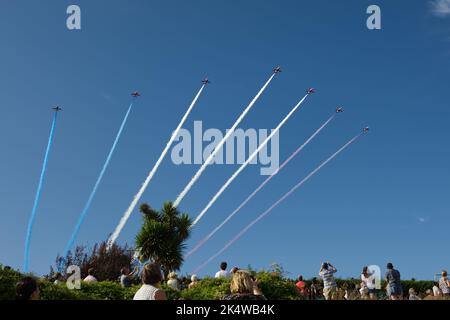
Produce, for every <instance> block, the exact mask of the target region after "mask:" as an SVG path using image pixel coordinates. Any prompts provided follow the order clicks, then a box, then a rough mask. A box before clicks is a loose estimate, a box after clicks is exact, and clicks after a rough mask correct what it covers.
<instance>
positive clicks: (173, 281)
mask: <svg viewBox="0 0 450 320" xmlns="http://www.w3.org/2000/svg"><path fill="white" fill-rule="evenodd" d="M168 278H169V280H168V281H167V285H168V286H169V287H171V288H172V289H174V290H180V284H179V282H178V275H177V274H176V273H175V272H171V273H169V276H168Z"/></svg>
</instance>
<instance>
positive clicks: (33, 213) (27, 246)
mask: <svg viewBox="0 0 450 320" xmlns="http://www.w3.org/2000/svg"><path fill="white" fill-rule="evenodd" d="M57 117H58V112H57V111H56V112H55V114H54V116H53V122H52V128H51V129H50V136H49V138H48V144H47V150H46V151H45V156H44V163H43V164H42V171H41V177H40V178H39V184H38V188H37V191H36V196H35V198H34V204H33V209H32V210H31V217H30V220H29V221H28V229H27V236H26V239H25V255H24V263H23V271H24V272H28V267H29V262H30V261H29V259H30V242H31V233H32V232H33V226H34V221H35V220H36V211H37V208H38V206H39V201H40V199H41V191H42V185H43V184H44V177H45V171H47V163H48V155H49V154H50V150H51V148H52V142H53V135H54V132H55V127H56V119H57Z"/></svg>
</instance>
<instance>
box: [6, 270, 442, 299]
mask: <svg viewBox="0 0 450 320" xmlns="http://www.w3.org/2000/svg"><path fill="white" fill-rule="evenodd" d="M252 273H253V275H254V276H255V277H256V278H257V279H258V284H259V287H260V289H261V291H262V292H263V293H264V295H265V296H266V298H267V299H270V300H297V299H301V297H300V296H299V295H298V293H297V289H296V287H295V281H293V280H291V279H287V278H285V277H283V273H282V272H267V271H262V272H252ZM22 277H24V275H23V274H21V273H20V272H18V271H14V270H4V269H3V268H2V267H1V266H0V300H14V299H15V286H16V283H17V282H18V281H19V280H20V279H21V278H22ZM230 282H231V280H230V279H224V278H221V279H212V278H204V279H202V280H200V281H199V283H198V284H197V285H196V286H195V287H193V288H192V289H187V290H183V291H177V290H174V289H172V288H170V287H168V286H167V285H162V289H163V290H164V291H165V292H166V295H167V298H168V299H169V300H179V299H185V300H218V299H222V298H223V297H224V296H225V295H227V294H229V293H230ZM307 282H308V284H310V281H307ZM319 282H320V281H319ZM336 282H337V284H338V287H339V288H340V289H341V291H343V290H345V289H346V288H354V287H355V286H356V285H359V284H360V281H359V280H357V279H350V280H343V279H336ZM38 283H39V288H40V297H41V299H42V300H131V299H133V296H134V294H135V293H136V291H137V290H138V289H139V287H140V285H135V286H133V287H131V288H122V287H121V285H120V283H118V282H106V281H104V282H98V283H82V284H81V289H80V290H69V289H68V288H67V287H66V284H65V283H61V284H54V283H53V282H49V281H47V280H45V279H39V280H38ZM381 285H382V290H380V292H379V298H380V299H385V298H386V293H385V290H384V288H385V287H386V283H385V282H384V281H383V282H382V284H381ZM402 286H403V292H404V296H405V298H407V296H408V290H409V289H410V288H414V289H415V291H416V292H417V293H419V294H422V295H423V294H424V293H425V292H426V290H428V289H431V288H432V287H433V281H413V280H406V281H402ZM356 295H357V294H356Z"/></svg>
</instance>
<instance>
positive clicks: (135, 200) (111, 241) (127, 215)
mask: <svg viewBox="0 0 450 320" xmlns="http://www.w3.org/2000/svg"><path fill="white" fill-rule="evenodd" d="M206 85H207V83H204V84H203V85H202V87H201V88H200V90H199V91H198V93H197V95H196V96H195V98H194V100H192V103H191V105H190V106H189V108H188V110H187V111H186V113H185V115H184V116H183V118H182V119H181V121H180V123H179V124H178V127H177V128H176V129H175V131H174V132H173V133H172V136H171V137H170V139H169V142H168V143H167V145H166V147H165V148H164V150H163V152H162V153H161V156H160V157H159V159H158V161H156V164H155V166H154V167H153V169H152V170H151V171H150V173H149V174H148V176H147V178H146V179H145V181H144V183H143V184H142V186H141V188H140V189H139V191H138V193H137V194H136V195H135V196H134V198H133V201H131V204H130V206H129V207H128V209H127V210H126V211H125V213H124V214H123V216H122V218H121V219H120V221H119V224H118V225H117V227H116V229H115V230H114V232H113V233H112V235H111V237H110V238H109V240H108V250H109V249H110V248H111V246H112V245H113V244H114V242H116V240H117V238H118V237H119V235H120V233H121V232H122V229H123V228H124V227H125V224H126V223H127V221H128V219H129V218H130V215H131V213H132V212H133V210H134V208H136V205H137V203H138V202H139V200H140V199H141V197H142V195H143V194H144V192H145V190H146V189H147V187H148V185H149V183H150V181H151V180H152V178H153V176H154V175H155V173H156V171H157V170H158V168H159V166H160V164H161V163H162V161H163V160H164V157H165V156H166V154H167V152H168V151H169V149H170V147H171V146H172V143H173V141H174V140H175V138H176V137H177V135H178V133H179V131H180V130H181V128H182V127H183V125H184V123H185V122H186V119H187V118H188V116H189V114H190V113H191V111H192V109H193V108H194V106H195V104H196V103H197V100H198V99H199V97H200V95H201V94H202V92H203V89H205V87H206Z"/></svg>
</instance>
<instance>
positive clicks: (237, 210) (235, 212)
mask: <svg viewBox="0 0 450 320" xmlns="http://www.w3.org/2000/svg"><path fill="white" fill-rule="evenodd" d="M335 116H336V114H333V115H332V116H331V117H330V118H328V120H327V121H325V122H324V123H323V124H322V125H321V126H320V127H319V128H318V129H317V130H316V131H315V132H314V133H313V134H312V135H311V136H310V137H309V138H308V140H306V141H305V142H304V143H303V144H302V145H301V146H300V147H298V148H297V150H295V151H294V152H293V153H292V154H291V155H290V156H289V158H287V159H286V160H285V161H284V162H283V163H282V164H281V165H280V167H279V168H278V169H277V170H276V171H275V172H274V173H273V174H272V175H271V176H269V177H267V179H266V180H264V181H263V182H262V183H261V184H260V185H259V187H258V188H256V190H255V191H253V192H252V193H251V194H250V195H249V196H248V197H247V199H245V200H244V201H243V202H242V203H241V204H240V205H239V206H238V207H237V208H236V209H235V210H234V211H233V212H232V213H230V214H229V215H228V217H227V218H226V219H225V220H224V221H222V223H221V224H219V225H218V226H217V227H216V228H215V229H214V230H213V231H211V232H210V233H209V234H208V235H207V236H206V237H205V238H203V239H202V240H200V241H199V242H198V243H197V244H196V245H195V247H194V248H193V249H192V250H191V251H189V252H188V253H187V254H186V258H188V257H189V256H190V255H192V254H193V253H195V252H196V251H197V250H198V249H200V248H201V247H202V246H203V245H204V244H205V243H206V242H208V240H209V239H211V237H212V236H214V234H216V232H217V231H219V230H220V229H222V227H223V226H224V225H225V224H226V223H227V222H228V221H230V220H231V218H233V217H234V216H235V215H236V214H237V213H238V212H239V211H240V210H241V209H242V208H243V207H244V206H245V205H246V204H247V203H248V202H249V201H250V200H251V199H252V198H253V197H254V196H255V195H256V194H257V193H258V192H259V191H261V189H262V188H264V186H265V185H266V184H267V183H269V181H270V180H272V178H273V177H275V176H276V175H277V174H278V173H279V172H280V171H281V170H282V169H283V168H284V167H285V166H286V165H287V164H288V163H289V162H290V161H291V160H292V159H293V158H294V157H295V156H296V155H297V154H298V153H299V152H300V151H302V150H303V149H304V148H305V147H306V146H307V145H308V144H309V143H310V142H311V141H312V140H313V139H314V138H315V137H316V136H317V135H318V134H319V133H320V132H321V131H322V130H323V129H324V128H325V127H326V126H327V125H328V124H329V123H330V122H331V121H332V120H333V119H334V117H335Z"/></svg>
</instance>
